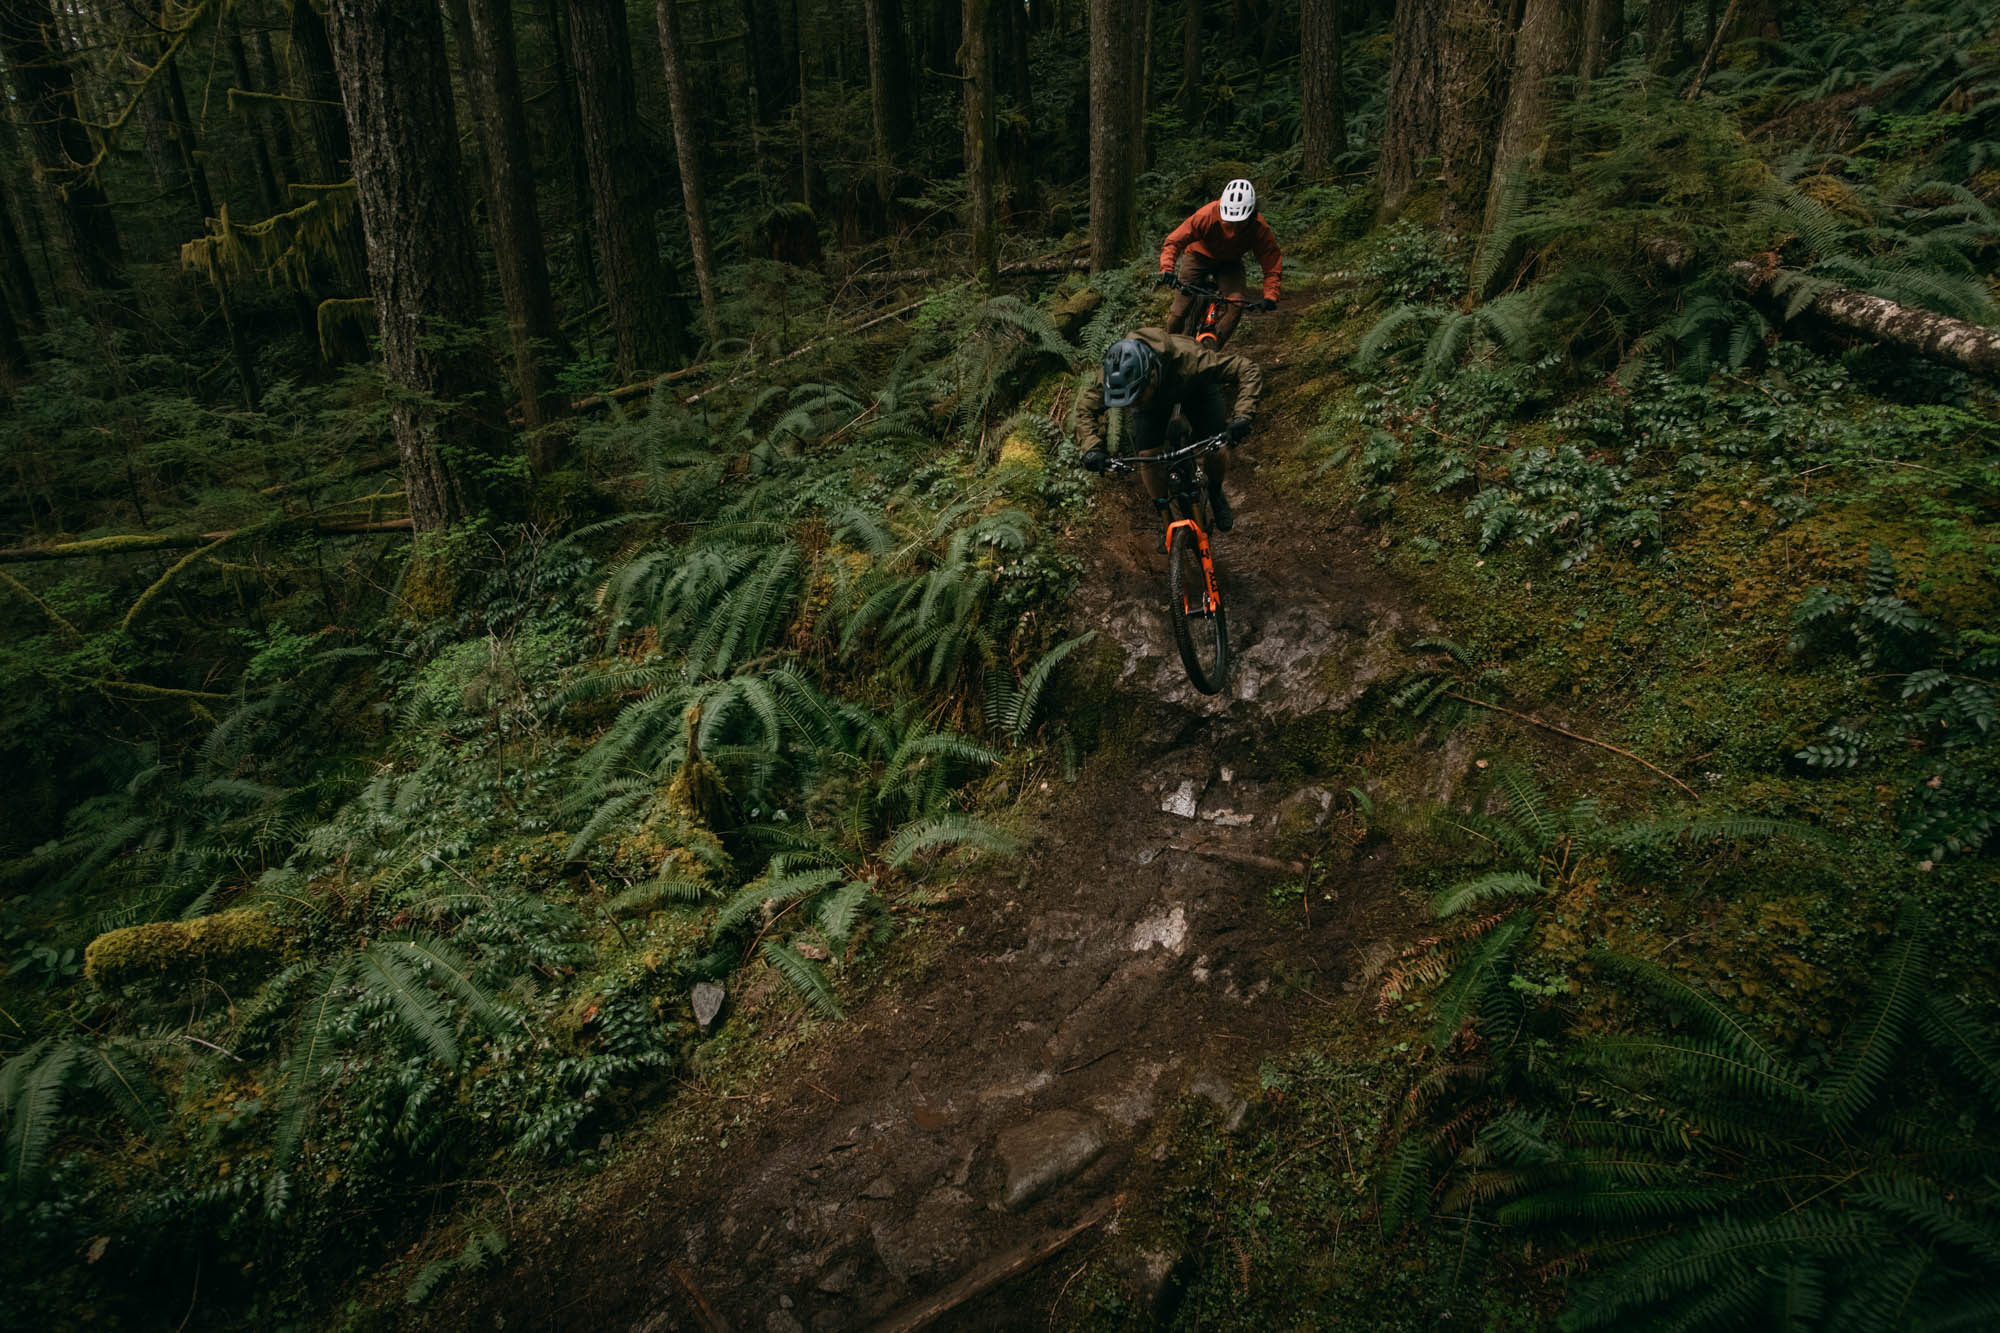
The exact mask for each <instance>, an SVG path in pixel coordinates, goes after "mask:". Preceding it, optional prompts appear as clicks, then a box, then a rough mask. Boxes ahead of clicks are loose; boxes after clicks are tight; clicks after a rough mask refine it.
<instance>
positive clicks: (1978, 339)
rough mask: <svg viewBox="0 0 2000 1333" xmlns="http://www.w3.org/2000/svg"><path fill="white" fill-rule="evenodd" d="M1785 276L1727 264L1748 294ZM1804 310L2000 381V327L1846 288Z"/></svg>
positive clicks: (1820, 296) (1828, 291)
mask: <svg viewBox="0 0 2000 1333" xmlns="http://www.w3.org/2000/svg"><path fill="white" fill-rule="evenodd" d="M1786 272H1787V271H1786V270H1781V269H1779V268H1777V267H1776V266H1775V265H1769V264H1759V263H1753V262H1751V261H1750V260H1747V259H1744V260H1738V261H1737V262H1736V263H1734V264H1731V265H1730V266H1729V275H1730V276H1731V277H1733V278H1735V279H1736V280H1737V281H1738V282H1740V283H1742V284H1743V285H1744V286H1745V287H1747V288H1749V289H1750V290H1751V291H1752V292H1762V291H1764V290H1765V289H1766V288H1768V287H1769V286H1770V285H1771V283H1772V282H1773V280H1775V279H1777V278H1778V277H1780V276H1781V275H1783V274H1785V273H1786ZM1804 309H1806V310H1810V311H1811V312H1812V313H1813V314H1815V315H1817V316H1819V317H1820V318H1821V319H1823V320H1825V321H1826V322H1827V323H1829V324H1832V325H1834V326H1835V327H1837V328H1840V329H1843V330H1845V331H1846V332H1848V333H1855V334H1859V335H1860V336H1862V337H1864V338H1867V339H1870V340H1871V341H1874V342H1880V343H1888V344H1890V345H1891V346H1895V347H1902V348H1907V349H1908V350H1909V351H1912V352H1915V353H1916V354H1917V355H1918V356H1921V357H1924V358H1926V359H1928V360H1931V361H1935V362H1937V363H1938V364H1940V365H1946V366H1953V367H1955V368H1957V369H1959V370H1969V371H1971V372H1972V373H1973V374H1975V375H1985V376H1988V377H1991V378H2000V329H1992V328H1987V327H1985V326H1984V325H1980V324H1968V323H1967V322H1966V321H1964V320H1962V319H1953V318H1952V317H1951V316H1950V315H1940V314H1938V313H1937V312H1935V311H1932V310H1920V309H1918V308H1917V307H1915V306H1907V305H1898V304H1897V303H1896V302H1894V301H1888V300H1884V299H1883V298H1882V297H1879V296H1870V295H1868V294H1867V293H1866V292H1857V291H1855V290H1853V289H1852V288H1850V287H1827V288H1825V289H1823V290H1821V291H1819V292H1817V293H1815V294H1814V295H1812V296H1811V297H1809V298H1807V300H1806V303H1805V306H1804Z"/></svg>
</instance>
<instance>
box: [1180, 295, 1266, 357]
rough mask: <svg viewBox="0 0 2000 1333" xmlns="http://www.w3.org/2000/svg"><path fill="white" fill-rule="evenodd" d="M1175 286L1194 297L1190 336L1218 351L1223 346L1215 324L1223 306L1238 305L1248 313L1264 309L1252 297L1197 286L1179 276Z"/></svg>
mask: <svg viewBox="0 0 2000 1333" xmlns="http://www.w3.org/2000/svg"><path fill="white" fill-rule="evenodd" d="M1173 288H1174V290H1175V291H1179V292H1186V293H1187V294H1188V295H1189V296H1192V297H1193V298H1194V304H1193V305H1191V306H1189V307H1188V322H1187V328H1188V330H1189V332H1188V336H1189V337H1190V338H1193V339H1194V340H1195V341H1196V342H1198V343H1200V344H1201V345H1202V346H1203V347H1212V348H1215V349H1216V350H1218V351H1220V350H1221V348H1222V339H1221V337H1220V335H1219V334H1218V333H1217V332H1216V327H1215V326H1216V324H1217V323H1219V322H1220V321H1221V319H1222V307H1223V306H1225V305H1233V306H1237V307H1239V308H1240V309H1241V310H1243V311H1244V313H1246V314H1247V313H1249V312H1250V311H1252V310H1259V309H1262V306H1261V305H1260V304H1259V303H1258V302H1257V301H1256V300H1253V299H1252V298H1250V297H1247V296H1224V295H1223V294H1222V293H1221V292H1213V291H1210V290H1209V289H1208V288H1206V287H1197V286H1195V285H1194V284H1193V283H1191V282H1183V281H1181V279H1179V278H1175V279H1174V281H1173Z"/></svg>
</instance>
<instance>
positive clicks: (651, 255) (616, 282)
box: [569, 0, 676, 379]
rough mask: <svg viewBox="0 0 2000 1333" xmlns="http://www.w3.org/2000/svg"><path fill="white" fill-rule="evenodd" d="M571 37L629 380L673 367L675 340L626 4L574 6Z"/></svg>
mask: <svg viewBox="0 0 2000 1333" xmlns="http://www.w3.org/2000/svg"><path fill="white" fill-rule="evenodd" d="M569 35H570V60H571V62H572V72H573V73H574V74H575V75H576V88H577V100H578V103H579V111H580V113H581V127H580V128H581V129H582V132H583V150H584V158H585V160H586V161H588V163H589V164H590V201H591V216H592V217H593V218H594V219H595V220H596V224H597V227H596V229H597V255H598V259H599V260H600V261H601V263H602V265H603V270H602V273H603V278H604V295H605V300H606V303H607V305H608V306H609V309H610V314H611V332H612V336H613V337H614V338H615V339H616V341H617V344H618V374H619V377H620V378H621V379H630V378H632V377H633V376H635V375H637V374H638V373H639V371H640V370H642V369H653V368H657V367H659V366H662V365H664V364H666V362H667V360H668V359H669V358H670V357H671V356H672V355H673V351H674V346H675V342H676V337H675V331H674V330H673V329H672V327H671V326H670V325H669V323H668V307H667V301H666V292H667V282H666V274H665V272H664V270H663V267H662V265H661V263H660V252H659V244H658V237H657V234H656V232H655V231H654V227H653V213H652V210H651V208H650V207H648V205H647V202H646V199H645V197H644V193H643V185H644V173H643V172H642V171H641V170H640V167H639V164H640V163H642V162H644V161H645V160H646V154H645V150H644V149H643V147H642V146H641V144H640V143H639V136H638V132H637V131H638V121H639V109H638V105H637V102H636V101H635V98H634V95H633V89H632V47H631V41H630V37H629V34H628V33H627V31H626V27H625V9H624V7H623V5H618V4H605V3H602V2H601V0H569Z"/></svg>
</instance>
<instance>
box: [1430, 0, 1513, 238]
mask: <svg viewBox="0 0 2000 1333" xmlns="http://www.w3.org/2000/svg"><path fill="white" fill-rule="evenodd" d="M1510 9H1511V5H1510V4H1509V2H1508V0H1450V3H1449V4H1448V5H1447V6H1446V9H1445V13H1444V24H1443V28H1442V31H1441V33H1440V43H1441V50H1440V53H1439V63H1438V84H1439V93H1438V99H1439V106H1438V137H1437V146H1436V153H1437V158H1438V174H1439V176H1440V178H1441V180H1442V184H1443V186H1444V193H1443V198H1442V199H1441V200H1440V201H1439V205H1438V220H1439V221H1440V222H1442V223H1443V224H1444V226H1445V227H1446V228H1448V229H1450V230H1452V231H1456V232H1460V233H1465V232H1470V231H1473V230H1475V229H1477V228H1478V227H1479V225H1480V220H1481V219H1482V218H1483V217H1484V216H1485V206H1486V187H1487V186H1488V184H1490V183H1491V180H1492V176H1493V147H1494V144H1493V136H1494V127H1495V125H1496V123H1497V122H1498V120H1499V117H1500V110H1501V108H1502V107H1503V106H1505V105H1506V101H1507V84H1508V78H1507V40H1508V36H1509V34H1508V29H1507V23H1508V17H1509V12H1510Z"/></svg>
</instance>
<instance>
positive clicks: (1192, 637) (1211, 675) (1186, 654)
mask: <svg viewBox="0 0 2000 1333" xmlns="http://www.w3.org/2000/svg"><path fill="white" fill-rule="evenodd" d="M1213 570H1214V562H1213V561H1212V560H1211V561H1210V562H1209V566H1208V570H1207V571H1204V570H1203V568H1202V556H1201V543H1200V542H1198V541H1197V540H1196V539H1195V535H1194V530H1193V529H1192V528H1186V527H1178V528H1175V529H1174V537H1173V542H1172V544H1171V545H1170V546H1169V547H1168V548H1167V614H1168V616H1169V618H1171V619H1172V621H1173V623H1174V643H1175V645H1176V646H1177V647H1179V649H1180V650H1181V665H1182V666H1184V667H1186V668H1187V673H1188V679H1189V680H1191V681H1193V682H1194V687H1195V688H1196V689H1197V690H1200V691H1201V692H1202V693H1203V694H1219V693H1221V691H1222V686H1223V682H1224V681H1225V680H1226V679H1227V678H1228V675H1229V620H1228V617H1227V616H1226V615H1225V614H1224V612H1223V608H1222V587H1221V578H1220V576H1219V575H1218V576H1216V583H1215V587H1214V590H1213V592H1211V590H1210V586H1209V577H1208V575H1209V573H1212V572H1213Z"/></svg>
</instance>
